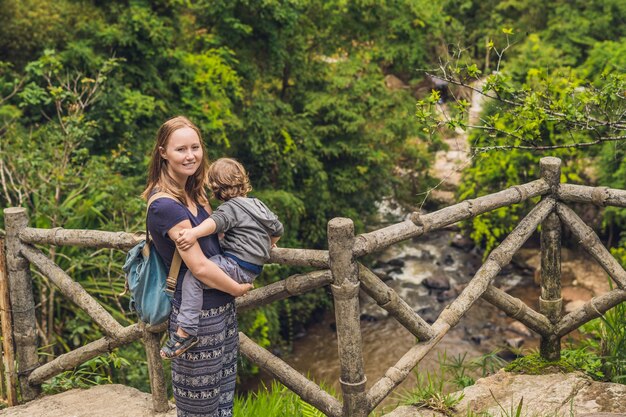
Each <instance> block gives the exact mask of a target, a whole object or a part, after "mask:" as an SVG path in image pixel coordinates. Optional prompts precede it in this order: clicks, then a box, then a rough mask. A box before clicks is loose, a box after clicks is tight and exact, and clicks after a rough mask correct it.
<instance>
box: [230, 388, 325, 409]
mask: <svg viewBox="0 0 626 417" xmlns="http://www.w3.org/2000/svg"><path fill="white" fill-rule="evenodd" d="M325 389H327V388H325ZM249 416H254V417H276V416H299V417H324V413H322V412H321V411H319V410H318V409H316V408H315V407H313V406H312V405H311V404H309V403H307V402H305V401H304V400H303V399H301V398H300V397H298V395H296V394H295V393H294V392H292V391H291V390H289V388H287V387H285V386H284V385H282V384H281V383H279V382H277V381H272V385H271V387H270V388H269V389H268V388H267V387H266V386H265V385H263V387H261V388H260V389H259V390H258V391H257V392H255V393H252V394H249V395H247V396H236V397H235V407H234V413H233V417H249Z"/></svg>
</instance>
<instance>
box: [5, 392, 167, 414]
mask: <svg viewBox="0 0 626 417" xmlns="http://www.w3.org/2000/svg"><path fill="white" fill-rule="evenodd" d="M0 416H1V417H157V416H158V417H175V416H176V410H175V409H174V408H173V406H172V408H171V409H170V411H169V412H167V413H155V412H153V411H152V397H151V396H150V394H146V393H145V392H141V391H139V390H137V389H135V388H131V387H127V386H124V385H118V384H112V385H98V386H95V387H93V388H90V389H86V390H81V389H73V390H70V391H66V392H63V393H61V394H57V395H49V396H45V397H42V398H40V399H37V400H34V401H31V402H29V403H26V404H23V405H19V406H16V407H11V408H5V409H4V410H1V411H0Z"/></svg>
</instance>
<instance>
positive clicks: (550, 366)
mask: <svg viewBox="0 0 626 417" xmlns="http://www.w3.org/2000/svg"><path fill="white" fill-rule="evenodd" d="M601 368H602V365H601V360H600V357H599V356H598V355H597V354H596V353H594V352H593V351H592V350H590V349H585V348H577V349H573V350H571V349H563V350H562V351H561V359H559V360H558V361H548V360H545V359H543V358H542V357H541V355H540V354H539V352H533V353H530V354H528V355H526V356H523V357H521V358H518V359H515V360H514V361H513V362H511V363H510V364H508V365H507V366H506V367H505V368H504V370H505V371H509V372H516V373H523V374H528V375H543V374H549V373H555V372H574V371H581V372H584V373H585V374H587V375H589V376H590V377H591V378H593V379H596V380H602V379H603V378H604V374H603V373H602V369H601Z"/></svg>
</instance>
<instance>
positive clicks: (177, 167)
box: [159, 127, 203, 187]
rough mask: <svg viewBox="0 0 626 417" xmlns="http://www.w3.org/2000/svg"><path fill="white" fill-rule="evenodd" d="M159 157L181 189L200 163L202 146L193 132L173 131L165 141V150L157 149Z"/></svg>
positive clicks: (184, 128) (188, 128)
mask: <svg viewBox="0 0 626 417" xmlns="http://www.w3.org/2000/svg"><path fill="white" fill-rule="evenodd" d="M159 151H160V152H161V157H162V158H163V159H165V160H167V169H168V171H169V174H170V175H171V176H172V178H174V179H175V180H176V181H177V182H178V183H179V184H180V185H181V187H184V185H185V183H186V181H187V178H189V177H190V176H191V175H193V174H194V173H195V172H196V170H197V169H198V168H199V167H200V164H201V162H202V158H203V154H202V146H201V144H200V138H199V137H198V134H197V133H196V131H195V130H193V129H192V128H190V127H182V128H180V129H177V130H175V131H174V132H173V133H172V134H171V135H170V138H169V140H168V141H167V145H166V146H165V149H163V147H161V148H160V149H159Z"/></svg>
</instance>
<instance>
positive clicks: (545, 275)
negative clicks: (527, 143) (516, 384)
mask: <svg viewBox="0 0 626 417" xmlns="http://www.w3.org/2000/svg"><path fill="white" fill-rule="evenodd" d="M540 164H541V176H542V178H543V179H544V180H545V181H546V182H547V183H548V184H549V185H550V192H551V194H552V196H553V197H556V196H557V195H558V191H559V184H560V182H561V160H560V159H558V158H552V157H548V158H542V159H541V161H540ZM546 197H547V196H544V197H542V198H546ZM562 307H563V298H562V297H561V221H560V220H559V216H558V215H557V214H556V212H554V211H553V212H552V213H550V214H549V215H548V217H547V218H546V219H545V220H544V221H543V223H542V224H541V297H540V298H539V312H540V313H541V314H543V315H544V316H546V318H547V319H548V320H550V322H551V323H552V324H556V323H558V321H559V320H560V319H561V315H562V313H561V311H562ZM540 352H541V356H542V357H543V358H544V359H547V360H551V361H554V360H559V358H560V357H561V338H560V337H558V336H557V335H556V334H551V335H549V336H546V335H542V336H541V344H540Z"/></svg>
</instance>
